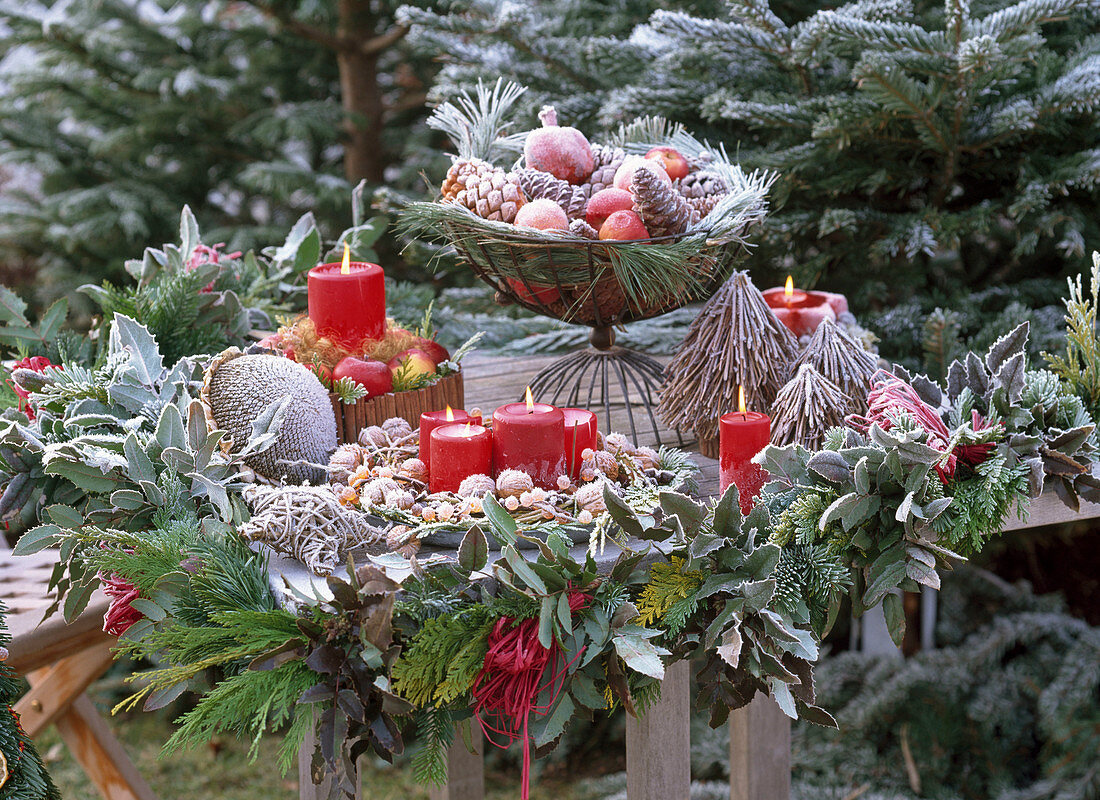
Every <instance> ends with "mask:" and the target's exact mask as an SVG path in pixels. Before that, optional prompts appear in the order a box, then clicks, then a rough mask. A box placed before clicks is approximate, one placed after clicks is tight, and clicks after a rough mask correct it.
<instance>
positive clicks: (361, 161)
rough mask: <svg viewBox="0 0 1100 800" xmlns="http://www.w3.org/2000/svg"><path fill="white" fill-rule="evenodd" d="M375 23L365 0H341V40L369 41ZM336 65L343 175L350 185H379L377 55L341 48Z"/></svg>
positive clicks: (382, 167)
mask: <svg viewBox="0 0 1100 800" xmlns="http://www.w3.org/2000/svg"><path fill="white" fill-rule="evenodd" d="M376 22H377V20H376V19H375V17H374V15H373V14H372V13H371V11H370V3H369V2H368V1H367V0H340V2H339V33H340V38H341V39H342V40H344V41H349V42H357V43H358V42H365V41H368V40H370V39H372V38H373V37H374V36H375V24H376ZM336 62H337V65H338V67H339V70H340V102H341V105H342V106H343V109H344V174H345V175H346V177H347V179H348V181H349V182H350V183H352V184H353V185H354V184H356V183H358V182H359V181H361V180H367V181H369V182H370V183H382V180H383V172H384V170H385V167H386V158H385V156H384V154H383V152H382V124H383V114H384V112H385V106H384V104H383V101H382V89H381V87H380V86H379V85H378V54H377V53H370V54H367V53H363V52H361V51H360V50H358V49H355V48H350V47H343V48H341V49H339V50H338V51H337V53H336Z"/></svg>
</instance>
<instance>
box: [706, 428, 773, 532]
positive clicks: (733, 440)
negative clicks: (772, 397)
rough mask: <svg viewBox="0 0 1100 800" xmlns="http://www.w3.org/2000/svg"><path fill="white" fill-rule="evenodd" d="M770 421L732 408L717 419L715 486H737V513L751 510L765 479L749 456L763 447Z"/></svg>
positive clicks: (764, 473) (770, 429) (724, 487)
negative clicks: (739, 505)
mask: <svg viewBox="0 0 1100 800" xmlns="http://www.w3.org/2000/svg"><path fill="white" fill-rule="evenodd" d="M771 436H772V420H771V417H769V416H768V415H767V414H761V413H759V412H757V411H733V412H730V413H729V414H723V415H722V417H721V418H720V419H719V420H718V488H719V491H721V492H725V491H726V489H728V488H729V487H730V485H731V484H732V485H734V486H736V487H737V491H738V496H739V498H740V502H741V513H742V514H748V513H749V512H750V511H752V507H753V501H754V500H755V498H756V496H757V495H758V494H760V490H761V489H763V488H764V484H765V483H766V482H767V480H768V473H767V471H766V470H765V469H764V468H763V467H761V466H760V465H759V464H754V463H752V457H753V456H755V455H756V454H757V453H759V452H760V451H761V450H763V449H764V448H765V447H767V445H768V442H769V441H771Z"/></svg>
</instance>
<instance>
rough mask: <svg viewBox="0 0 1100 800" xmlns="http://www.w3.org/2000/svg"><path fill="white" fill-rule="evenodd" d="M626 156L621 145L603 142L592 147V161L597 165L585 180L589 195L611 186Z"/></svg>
mask: <svg viewBox="0 0 1100 800" xmlns="http://www.w3.org/2000/svg"><path fill="white" fill-rule="evenodd" d="M624 158H626V153H625V152H623V149H622V148H621V147H607V146H605V145H602V144H597V145H594V146H593V147H592V163H593V164H594V165H595V166H594V168H593V170H592V174H591V175H589V176H588V180H587V181H585V184H586V185H587V186H588V193H589V196H592V195H594V194H595V193H596V192H598V191H601V190H602V189H608V188H610V187H611V185H612V183H613V181H614V180H615V173H616V172H617V171H618V169H619V167H620V166H622V163H623V159H624Z"/></svg>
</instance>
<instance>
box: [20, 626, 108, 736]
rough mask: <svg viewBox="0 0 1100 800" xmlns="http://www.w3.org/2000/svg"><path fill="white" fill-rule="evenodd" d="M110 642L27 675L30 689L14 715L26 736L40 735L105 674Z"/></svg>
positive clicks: (97, 645) (102, 643) (21, 699)
mask: <svg viewBox="0 0 1100 800" xmlns="http://www.w3.org/2000/svg"><path fill="white" fill-rule="evenodd" d="M113 643H114V640H111V641H110V642H106V641H104V642H100V643H98V644H96V645H94V646H92V647H89V648H87V649H85V650H81V651H80V652H78V653H76V654H74V655H71V656H69V657H67V658H63V659H61V660H60V661H58V662H56V663H55V664H52V665H50V666H48V667H43V668H42V669H36V670H34V671H33V672H31V673H30V674H29V675H27V681H28V682H29V683H30V685H31V690H30V691H29V692H27V693H26V694H25V695H23V696H22V697H21V698H19V702H17V703H16V704H15V713H17V714H18V715H19V720H20V722H21V723H22V724H23V730H25V731H26V732H27V735H28V736H30V737H31V738H32V739H33V738H34V737H36V736H37V735H38V734H39V733H41V732H42V730H43V729H45V728H46V726H48V725H49V724H50V723H51V722H53V721H54V720H55V719H56V718H57V717H58V716H60V715H61V714H64V713H65V710H66V709H67V708H68V707H69V705H70V704H71V703H72V702H73V701H74V700H75V699H76V698H78V697H80V695H82V694H83V693H84V690H85V689H87V688H88V687H89V686H91V685H92V683H93V682H94V681H95V680H96V679H97V678H99V676H100V675H102V674H103V673H104V672H106V671H107V669H108V668H109V667H110V666H111V664H113V663H114V656H113V654H112V653H111V647H112V646H113Z"/></svg>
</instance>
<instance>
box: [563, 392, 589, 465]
mask: <svg viewBox="0 0 1100 800" xmlns="http://www.w3.org/2000/svg"><path fill="white" fill-rule="evenodd" d="M561 413H562V416H563V417H564V418H565V465H566V467H567V468H568V470H569V477H570V478H572V479H573V480H576V479H577V478H578V477H579V476H580V472H581V461H582V459H581V453H583V452H584V451H585V450H595V449H596V415H595V414H593V413H592V412H591V411H588V410H587V409H584V408H563V409H562V410H561Z"/></svg>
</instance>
